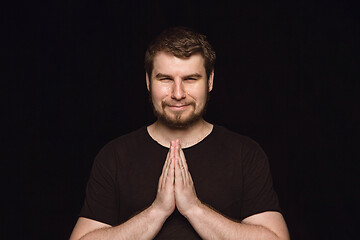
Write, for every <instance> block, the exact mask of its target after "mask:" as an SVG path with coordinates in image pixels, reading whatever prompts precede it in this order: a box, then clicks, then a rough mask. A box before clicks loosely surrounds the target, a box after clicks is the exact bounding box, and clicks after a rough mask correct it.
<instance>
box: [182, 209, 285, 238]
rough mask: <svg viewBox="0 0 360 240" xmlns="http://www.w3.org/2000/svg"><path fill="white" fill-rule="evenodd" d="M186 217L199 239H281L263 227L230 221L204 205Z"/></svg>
mask: <svg viewBox="0 0 360 240" xmlns="http://www.w3.org/2000/svg"><path fill="white" fill-rule="evenodd" d="M186 217H187V219H188V221H189V222H190V223H191V225H192V226H193V228H194V229H195V231H196V232H197V233H198V234H199V235H200V236H201V238H202V239H206V240H210V239H230V240H231V239H247V240H251V239H266V240H272V239H274V240H275V239H276V240H280V239H281V238H280V237H279V236H277V235H276V234H275V233H274V232H273V231H271V230H270V229H268V228H266V227H264V226H260V225H253V224H245V223H240V222H235V221H232V220H230V219H228V218H226V217H224V216H223V215H221V214H219V213H217V212H216V211H214V210H212V209H211V208H209V207H208V206H206V205H204V204H201V205H200V206H199V207H197V208H196V209H194V210H192V211H191V212H190V213H189V214H188V215H187V216H186Z"/></svg>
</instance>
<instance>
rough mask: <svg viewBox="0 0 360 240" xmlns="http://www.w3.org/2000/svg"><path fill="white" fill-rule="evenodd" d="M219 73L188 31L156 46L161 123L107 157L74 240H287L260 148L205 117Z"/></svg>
mask: <svg viewBox="0 0 360 240" xmlns="http://www.w3.org/2000/svg"><path fill="white" fill-rule="evenodd" d="M214 63H215V52H214V51H213V49H212V48H211V46H210V44H209V43H208V42H207V40H206V37H205V36H204V35H201V34H199V33H196V32H193V31H192V30H189V29H187V28H182V27H177V28H170V29H167V30H165V31H164V32H162V33H161V34H160V35H159V36H158V37H157V38H156V39H155V41H154V42H152V43H151V44H150V46H149V48H148V49H147V51H146V56H145V70H146V85H147V89H148V90H149V92H150V96H151V100H152V104H153V109H154V113H155V115H156V116H157V121H156V122H155V123H153V124H152V125H150V126H147V127H143V128H141V129H139V130H137V131H135V132H132V133H130V134H127V135H125V136H122V137H119V138H117V139H115V140H113V141H112V142H110V143H109V144H107V145H106V146H105V147H104V148H103V149H102V150H101V151H100V153H99V154H98V156H97V157H96V159H95V162H94V165H93V170H92V173H91V176H90V179H89V182H88V186H87V191H86V199H85V203H84V206H83V208H82V210H81V214H80V218H79V219H78V222H77V223H76V226H75V228H74V230H73V233H72V235H71V237H70V239H71V240H75V239H76V240H77V239H84V240H85V239H154V238H156V239H289V236H288V231H287V227H286V224H285V221H284V219H283V217H282V215H281V213H280V209H279V206H278V200H277V196H276V194H275V192H274V190H273V188H272V180H271V175H270V172H269V167H268V162H267V158H266V156H265V154H264V153H263V151H262V150H261V148H260V147H259V146H258V145H257V144H256V143H255V142H254V141H252V140H251V139H249V138H247V137H244V136H241V135H238V134H236V133H232V132H230V131H228V130H226V129H225V128H223V127H220V126H217V125H213V124H210V123H208V122H206V121H205V120H204V119H203V117H202V116H203V113H204V111H205V108H206V103H207V101H208V96H209V92H210V91H211V90H212V88H213V81H214ZM159 176H160V177H159Z"/></svg>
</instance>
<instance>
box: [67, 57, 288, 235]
mask: <svg viewBox="0 0 360 240" xmlns="http://www.w3.org/2000/svg"><path fill="white" fill-rule="evenodd" d="M189 76H190V77H189ZM213 77H214V73H213V72H212V73H211V75H210V76H209V78H207V76H206V74H205V68H204V59H203V58H202V56H201V55H193V56H191V57H190V58H189V59H179V58H176V57H174V56H172V55H170V54H167V53H163V52H160V53H158V54H157V56H156V57H155V59H154V69H153V73H152V75H151V80H150V78H149V76H148V75H146V84H147V88H148V90H149V91H150V90H151V97H152V102H153V104H154V108H155V111H157V114H160V115H159V116H160V117H166V118H167V121H168V122H167V124H165V123H164V122H163V121H159V120H158V121H156V122H155V123H154V124H152V125H150V126H149V127H148V132H149V134H150V136H151V137H152V138H153V139H155V140H156V141H157V142H158V143H159V144H161V145H163V146H167V147H169V152H168V154H167V156H166V159H165V162H164V166H163V169H162V172H161V175H160V178H159V182H158V190H157V195H156V198H155V200H154V202H153V203H152V204H151V206H150V207H148V208H147V209H145V210H144V211H143V212H141V213H139V214H137V215H136V216H134V217H132V218H131V219H129V220H128V221H126V222H125V223H123V224H121V225H119V226H115V227H111V226H110V225H107V224H104V223H101V222H97V221H94V220H91V219H87V218H79V220H78V222H77V224H76V226H75V228H74V230H73V233H72V235H71V237H70V240H75V239H76V240H77V239H153V238H154V237H155V236H156V234H157V233H158V232H159V231H160V229H161V227H162V225H163V224H164V222H165V221H166V219H167V218H168V217H169V216H170V215H171V214H172V213H173V211H174V210H175V208H177V209H178V211H179V212H180V213H181V214H182V215H183V216H184V217H186V218H187V219H188V221H189V222H190V224H191V225H192V227H193V228H194V229H195V231H197V233H198V234H199V235H200V236H201V237H202V238H203V239H289V234H288V230H287V227H286V223H285V221H284V219H283V217H282V215H281V214H280V213H278V212H263V213H260V214H256V215H253V216H250V217H248V218H246V219H244V220H243V221H242V222H235V221H232V220H230V219H228V218H226V217H225V216H223V215H221V214H220V213H218V212H216V211H215V210H213V209H212V208H210V207H209V206H207V205H206V204H204V203H202V202H201V201H200V200H199V199H198V197H197V195H196V190H195V185H194V182H193V180H192V177H191V174H190V171H189V169H188V165H187V161H186V157H185V154H184V152H183V150H182V148H183V147H190V146H193V145H195V144H196V143H198V142H200V141H201V140H202V139H203V138H205V137H206V136H207V135H208V134H209V133H210V132H211V130H212V125H211V124H209V123H207V122H206V121H205V120H204V119H203V118H202V117H200V118H196V121H193V122H191V120H193V119H192V118H194V117H196V114H198V113H201V111H202V109H203V108H204V106H205V104H206V100H207V93H208V91H211V90H212V87H213ZM190 78H191V79H190ZM169 121H170V123H169ZM186 122H191V124H190V125H189V126H186V127H182V128H180V127H176V125H178V126H179V125H182V124H184V123H186ZM172 124H173V125H172ZM174 126H175V127H174Z"/></svg>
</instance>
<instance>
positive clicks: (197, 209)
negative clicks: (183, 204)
mask: <svg viewBox="0 0 360 240" xmlns="http://www.w3.org/2000/svg"><path fill="white" fill-rule="evenodd" d="M204 208H205V205H204V204H203V203H202V202H201V201H200V200H199V199H197V200H196V203H194V204H193V206H192V207H191V208H189V209H188V210H187V211H186V212H184V213H183V216H184V217H186V218H187V219H188V220H190V219H192V218H197V217H198V216H200V215H201V214H202V213H203V211H204Z"/></svg>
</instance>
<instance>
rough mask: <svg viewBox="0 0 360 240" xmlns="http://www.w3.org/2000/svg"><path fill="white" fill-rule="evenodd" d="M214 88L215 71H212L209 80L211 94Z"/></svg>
mask: <svg viewBox="0 0 360 240" xmlns="http://www.w3.org/2000/svg"><path fill="white" fill-rule="evenodd" d="M213 86H214V69H213V70H212V71H211V73H210V76H209V80H208V87H209V92H211V90H212V89H213Z"/></svg>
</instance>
